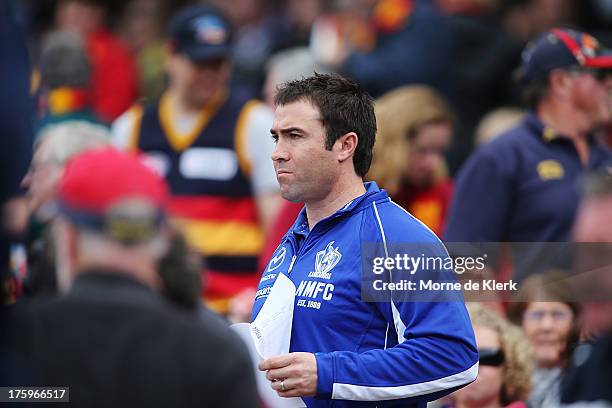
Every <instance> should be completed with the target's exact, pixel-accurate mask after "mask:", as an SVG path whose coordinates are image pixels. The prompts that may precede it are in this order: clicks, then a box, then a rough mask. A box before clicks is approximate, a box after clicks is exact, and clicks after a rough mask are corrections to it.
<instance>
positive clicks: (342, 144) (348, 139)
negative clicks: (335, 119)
mask: <svg viewBox="0 0 612 408" xmlns="http://www.w3.org/2000/svg"><path fill="white" fill-rule="evenodd" d="M358 142H359V137H358V136H357V133H355V132H349V133H346V134H344V135H342V136H341V137H340V138H339V139H338V140H336V143H335V144H334V150H336V157H337V159H338V161H339V162H341V163H342V162H343V161H345V160H348V159H352V158H353V156H354V155H355V149H357V143H358Z"/></svg>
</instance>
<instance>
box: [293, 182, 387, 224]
mask: <svg viewBox="0 0 612 408" xmlns="http://www.w3.org/2000/svg"><path fill="white" fill-rule="evenodd" d="M363 185H364V187H365V189H366V192H365V193H364V194H362V195H360V196H359V197H357V198H355V199H354V200H352V201H350V202H349V203H347V204H346V205H344V206H343V207H342V208H340V209H339V210H338V211H336V212H335V213H333V214H331V215H329V216H328V217H326V218H324V219H322V220H321V221H320V222H319V224H325V223H328V222H331V221H332V220H335V219H337V218H340V217H343V216H347V215H351V214H355V213H358V212H360V211H362V210H363V209H364V208H366V207H368V206H370V205H371V204H372V203H373V202H382V201H388V200H389V195H388V194H387V192H386V191H385V190H382V189H380V188H379V187H378V185H377V184H376V182H374V181H368V182H365V183H364V184H363ZM319 224H317V225H319ZM309 232H310V231H309V230H308V218H307V217H306V207H304V208H302V210H301V211H300V213H299V215H298V217H297V219H296V220H295V222H294V223H293V226H292V227H291V228H290V229H289V231H288V234H289V233H293V234H296V235H307V234H308V233H309Z"/></svg>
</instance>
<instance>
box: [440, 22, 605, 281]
mask: <svg viewBox="0 0 612 408" xmlns="http://www.w3.org/2000/svg"><path fill="white" fill-rule="evenodd" d="M606 52H607V51H605V50H603V49H601V48H600V47H599V45H598V43H597V40H596V39H595V38H593V37H591V36H589V35H588V34H585V33H581V32H578V31H574V30H566V29H553V30H551V31H549V32H547V33H545V34H543V35H542V36H541V37H539V38H537V39H536V40H535V41H534V42H533V43H532V44H530V45H529V46H527V48H526V49H525V52H524V55H523V64H522V72H523V84H524V92H525V97H526V100H527V101H528V104H529V106H530V108H531V111H530V112H529V113H528V114H527V116H526V118H525V119H524V120H523V121H522V122H521V123H520V124H519V125H518V126H517V127H515V128H513V129H511V130H509V131H508V132H506V133H505V134H503V135H501V136H499V137H498V138H497V139H495V140H493V141H492V142H491V143H488V144H486V145H484V146H482V148H480V149H479V150H477V151H476V152H475V153H474V154H473V155H472V156H471V157H470V159H469V160H468V162H467V163H466V164H465V165H464V166H463V168H462V169H461V171H460V173H459V175H458V177H457V182H456V189H455V192H454V195H453V200H452V205H451V210H450V214H449V220H448V224H447V227H446V232H445V235H444V237H445V239H446V240H447V241H454V242H511V243H513V242H540V243H542V242H555V241H558V242H565V241H568V240H569V238H570V231H571V228H572V225H573V222H574V217H575V214H576V209H577V207H578V201H579V198H580V195H579V191H577V189H576V183H577V180H578V179H579V178H580V177H581V176H582V175H583V174H584V173H585V171H589V170H594V169H598V168H605V167H606V166H610V165H611V164H612V153H611V152H610V151H609V150H607V149H604V148H602V147H601V146H599V145H598V144H597V143H596V142H595V141H594V140H593V138H592V137H591V136H592V132H593V130H594V129H596V128H597V127H598V126H600V125H602V124H603V123H605V122H606V121H608V120H610V115H611V114H612V110H611V109H610V100H609V97H608V93H609V91H610V89H611V88H612V81H609V80H608V81H606V79H605V78H606V75H607V72H609V71H606V67H608V69H610V68H612V60H611V59H610V58H609V57H605V56H603V55H604V54H605V53H606ZM542 253H543V248H540V247H538V246H537V245H534V246H532V247H530V248H528V249H527V252H523V253H521V254H517V255H516V257H515V260H514V262H515V264H514V278H515V279H516V280H518V281H520V280H521V279H523V278H524V277H525V276H526V275H528V274H532V273H537V272H541V271H543V270H545V269H548V268H550V267H551V266H558V265H555V264H554V263H553V264H552V265H551V264H547V263H546V262H545V263H541V264H537V262H539V257H540V255H542ZM553 258H554V259H553V261H554V262H556V261H559V259H557V258H559V257H557V256H555V257H553Z"/></svg>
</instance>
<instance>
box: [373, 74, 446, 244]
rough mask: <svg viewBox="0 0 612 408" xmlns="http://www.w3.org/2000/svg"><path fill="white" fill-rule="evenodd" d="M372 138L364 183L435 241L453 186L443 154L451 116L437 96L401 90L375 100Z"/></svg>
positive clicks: (415, 88) (411, 88)
mask: <svg viewBox="0 0 612 408" xmlns="http://www.w3.org/2000/svg"><path fill="white" fill-rule="evenodd" d="M375 110H376V121H377V124H378V134H377V136H376V144H375V145H374V157H373V161H372V166H371V167H370V172H369V173H368V174H367V178H368V179H369V180H374V181H376V182H377V184H378V185H379V186H380V187H381V188H384V189H385V190H387V191H388V192H389V194H390V195H391V197H392V198H393V200H394V201H395V202H397V203H398V204H399V205H401V206H402V207H404V208H405V209H406V210H407V211H409V212H410V213H411V214H412V215H414V216H415V217H416V218H418V219H419V220H421V221H422V222H423V223H425V224H426V225H427V226H428V227H429V228H430V229H431V230H432V231H433V232H434V233H436V234H437V235H438V236H439V235H440V234H441V232H442V230H443V227H444V220H445V218H446V214H447V210H448V207H449V205H450V199H451V195H452V189H453V184H452V181H451V179H450V178H449V177H448V175H447V171H446V163H445V159H444V154H445V153H446V151H447V149H448V148H449V146H450V143H451V140H452V134H453V115H452V113H451V111H450V108H449V107H448V104H447V103H446V101H445V100H444V99H443V97H442V96H441V95H440V94H439V93H438V92H436V91H435V90H433V89H432V88H429V87H427V86H403V87H400V88H397V89H395V90H393V91H391V92H388V93H386V94H385V95H383V96H382V97H380V98H379V99H377V100H376V103H375Z"/></svg>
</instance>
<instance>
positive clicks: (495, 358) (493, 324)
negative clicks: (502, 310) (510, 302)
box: [451, 303, 533, 408]
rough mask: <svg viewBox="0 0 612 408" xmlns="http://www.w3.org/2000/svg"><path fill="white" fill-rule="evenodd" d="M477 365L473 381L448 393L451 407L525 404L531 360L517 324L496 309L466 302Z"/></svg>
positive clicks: (522, 407)
mask: <svg viewBox="0 0 612 408" xmlns="http://www.w3.org/2000/svg"><path fill="white" fill-rule="evenodd" d="M468 312H469V313H470V319H471V321H472V326H473V327H474V334H475V335H476V344H477V346H478V354H479V356H480V358H479V367H478V377H477V378H476V381H474V382H473V383H471V384H470V385H468V386H467V387H465V388H463V389H461V390H459V391H456V392H455V393H453V394H451V400H452V407H453V408H502V407H506V408H527V404H525V400H526V399H527V396H528V395H529V391H530V390H531V386H532V384H531V373H532V369H533V366H532V363H531V356H530V355H529V345H528V344H527V342H526V341H525V337H524V334H523V333H522V331H521V330H520V328H518V327H516V326H515V325H513V324H511V323H510V322H509V321H507V320H506V319H505V318H503V317H502V316H500V315H499V314H498V313H497V312H495V311H493V310H491V309H488V308H485V307H484V306H482V305H480V304H478V303H468Z"/></svg>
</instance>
